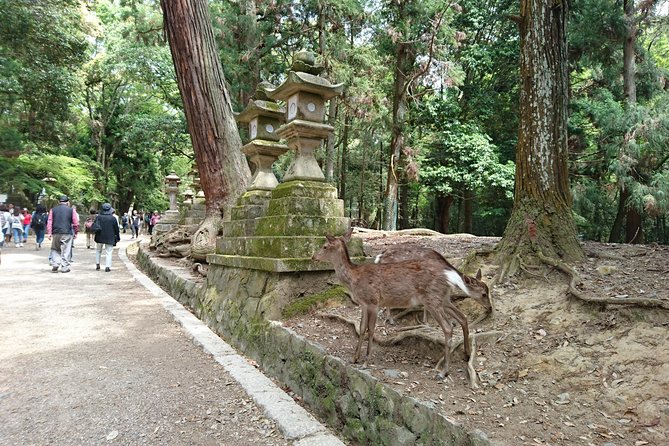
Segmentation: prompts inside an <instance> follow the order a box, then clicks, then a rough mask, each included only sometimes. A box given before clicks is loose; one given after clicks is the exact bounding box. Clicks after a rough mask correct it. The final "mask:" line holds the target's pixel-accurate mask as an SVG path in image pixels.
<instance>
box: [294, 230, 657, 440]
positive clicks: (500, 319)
mask: <svg viewBox="0 0 669 446" xmlns="http://www.w3.org/2000/svg"><path fill="white" fill-rule="evenodd" d="M354 236H356V237H362V238H363V241H364V247H365V252H366V254H367V255H372V256H373V255H376V254H378V253H380V252H382V251H384V250H385V249H387V248H389V247H391V246H393V245H408V246H411V245H413V246H415V245H420V246H425V247H430V248H433V249H435V250H437V251H439V252H441V253H442V254H443V255H444V256H445V257H446V258H447V259H449V260H450V261H451V263H453V264H454V265H456V266H458V265H460V264H461V262H462V260H463V259H464V258H465V257H466V256H467V254H469V253H470V252H472V250H486V249H491V248H492V247H494V245H495V244H496V242H497V240H498V239H496V238H490V237H473V236H468V235H451V236H407V235H401V236H395V235H393V236H392V237H391V236H384V235H379V234H378V233H371V234H370V233H366V234H354ZM584 249H585V251H586V253H591V254H592V253H598V255H597V256H592V255H591V256H588V258H587V259H586V261H585V262H584V263H583V264H582V265H579V266H578V267H577V270H578V272H579V274H580V275H581V277H582V279H583V283H582V286H581V287H580V289H581V291H583V292H584V293H586V294H588V295H596V296H601V297H604V296H608V297H621V298H623V297H630V298H632V297H646V298H657V299H667V298H669V291H668V290H667V280H666V279H667V274H668V273H669V247H666V246H632V245H614V244H602V243H589V242H588V243H585V244H584ZM485 261H486V260H483V262H485ZM481 266H482V267H483V273H484V280H485V281H487V282H490V281H491V279H492V277H493V276H494V275H495V273H496V271H497V269H496V266H495V265H491V264H485V263H484V264H482V265H481ZM567 284H568V283H567V278H566V276H564V275H563V274H562V273H560V272H559V271H557V270H554V269H549V268H546V269H544V270H543V271H542V272H541V274H540V275H536V276H531V275H529V276H527V277H526V278H524V279H520V280H519V281H511V282H509V283H506V284H503V285H496V286H495V287H494V288H493V289H492V290H491V292H492V300H493V305H494V312H493V316H492V317H489V318H487V319H485V320H484V321H482V322H481V323H479V324H478V325H477V326H475V327H472V328H471V331H472V332H489V331H499V332H501V334H499V335H496V336H493V337H490V338H482V340H479V341H478V345H477V356H476V358H475V362H474V365H475V370H476V372H477V374H478V377H479V379H480V387H479V388H478V389H476V390H471V389H470V386H469V381H468V380H467V375H466V362H465V360H464V358H463V354H462V349H461V348H460V349H458V350H456V351H455V352H454V353H453V354H452V355H451V370H450V371H451V373H450V376H449V377H448V378H447V379H446V380H445V381H438V380H436V379H435V372H434V370H433V367H434V365H435V364H436V361H437V359H438V357H439V355H440V351H441V347H440V346H438V345H435V344H434V343H432V342H428V341H422V340H416V339H415V338H412V339H409V340H407V341H405V342H403V343H400V344H398V345H393V346H388V347H384V346H381V345H376V346H375V350H374V352H373V356H372V360H371V361H370V363H369V364H368V365H367V366H365V368H367V369H368V370H369V371H370V372H371V373H372V374H373V375H374V376H376V377H377V378H379V379H380V380H382V381H383V382H385V383H387V384H388V385H390V386H392V387H394V388H395V389H397V390H399V391H401V392H403V393H405V394H408V395H411V396H413V397H415V398H417V399H419V400H423V401H430V402H432V403H434V404H435V406H436V407H438V408H439V410H441V411H442V412H443V413H444V414H445V415H446V416H448V417H449V418H451V419H454V420H456V421H457V422H459V423H461V424H463V425H464V426H466V427H467V428H468V429H472V430H473V429H476V428H478V429H481V430H482V431H484V432H486V433H487V434H488V436H489V438H490V439H491V441H493V442H494V443H495V444H499V445H602V446H612V445H630V446H642V445H655V446H660V445H667V444H669V342H668V341H669V311H667V310H662V309H649V308H640V307H635V306H629V305H600V304H588V303H584V302H581V301H577V300H576V299H575V298H573V297H569V296H568V295H567V293H566V291H567ZM458 306H459V307H460V308H461V309H462V310H463V311H464V312H465V313H466V314H467V315H468V316H469V319H470V321H472V320H474V319H476V318H477V317H478V316H479V315H481V314H482V313H483V309H482V307H480V306H478V305H477V304H476V303H475V302H469V301H467V300H462V301H459V302H458ZM327 314H338V315H342V316H345V317H347V318H349V319H355V320H359V317H360V310H359V309H358V308H357V306H355V305H354V304H353V303H351V302H350V300H349V301H347V302H346V303H344V304H338V305H337V306H332V305H330V306H328V307H327V308H320V309H317V310H314V311H313V312H311V313H310V314H308V315H304V316H299V317H295V318H292V319H290V320H288V321H284V322H285V324H286V325H287V326H289V327H291V328H292V329H294V330H295V331H296V332H298V333H299V334H301V335H303V336H305V337H307V338H308V339H310V340H312V341H315V342H317V343H318V344H320V345H322V346H323V347H324V348H325V349H326V350H327V352H328V353H330V354H332V355H334V356H337V357H340V358H343V359H345V360H347V361H351V358H352V357H353V351H354V347H355V340H356V335H355V332H354V330H353V328H352V326H351V325H349V324H347V323H345V322H340V321H337V320H334V319H332V318H330V317H327V316H326V315H327ZM429 323H430V324H431V325H432V326H433V327H436V324H435V323H434V321H430V322H429ZM415 324H416V321H415V319H414V318H413V317H407V318H405V319H403V320H400V321H398V322H397V324H396V325H390V324H389V323H384V321H383V320H380V321H379V325H378V326H377V328H376V335H377V336H379V337H381V338H383V337H384V336H390V335H392V334H393V333H396V332H397V330H398V329H400V328H401V327H403V326H405V325H415ZM435 330H436V328H435ZM459 330H460V329H459V327H458V326H456V327H455V330H454V333H455V335H454V340H457V336H458V335H460V336H461V331H459ZM356 367H361V368H362V367H363V366H362V365H356Z"/></svg>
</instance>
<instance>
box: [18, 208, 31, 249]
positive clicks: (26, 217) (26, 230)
mask: <svg viewBox="0 0 669 446" xmlns="http://www.w3.org/2000/svg"><path fill="white" fill-rule="evenodd" d="M21 217H22V218H23V243H28V235H29V234H30V222H31V221H32V219H33V215H32V214H31V213H30V212H28V209H27V208H23V211H21Z"/></svg>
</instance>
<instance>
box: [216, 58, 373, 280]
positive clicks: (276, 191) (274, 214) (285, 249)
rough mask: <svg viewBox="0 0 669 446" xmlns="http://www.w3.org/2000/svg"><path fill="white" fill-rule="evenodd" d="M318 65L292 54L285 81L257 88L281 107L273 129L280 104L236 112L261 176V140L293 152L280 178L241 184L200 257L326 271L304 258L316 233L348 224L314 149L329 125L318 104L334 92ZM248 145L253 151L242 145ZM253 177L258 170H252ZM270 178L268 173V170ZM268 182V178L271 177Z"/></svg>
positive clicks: (317, 239)
mask: <svg viewBox="0 0 669 446" xmlns="http://www.w3.org/2000/svg"><path fill="white" fill-rule="evenodd" d="M321 71H322V68H321V67H320V66H318V65H316V61H315V57H314V55H313V53H310V52H307V51H302V52H299V53H298V54H296V55H295V57H294V59H293V64H292V66H291V70H290V71H289V72H288V74H287V76H286V81H285V82H284V83H282V84H281V85H280V86H279V87H277V88H275V89H273V90H267V89H265V92H266V94H267V96H268V97H269V98H271V99H276V100H281V101H283V102H284V103H285V104H286V108H285V121H286V123H285V124H283V125H281V126H280V127H279V128H278V130H276V132H269V131H268V129H267V128H264V129H263V127H262V126H263V124H265V125H266V123H268V122H269V123H270V125H271V126H272V129H274V125H275V123H276V121H271V122H270V121H269V120H270V119H279V118H278V117H277V112H279V111H280V110H281V108H279V107H277V106H276V105H269V104H268V101H265V100H264V99H261V98H256V100H255V101H251V102H250V103H249V106H248V107H247V108H246V110H244V112H242V113H240V115H239V118H238V120H239V121H240V122H248V123H249V126H250V127H249V134H250V135H251V138H252V139H251V142H249V143H248V144H247V145H246V146H244V149H243V150H245V153H247V154H248V155H249V156H250V157H251V156H255V157H256V159H255V160H254V163H256V164H257V165H259V166H260V165H261V163H265V164H264V165H263V169H264V172H262V175H263V176H266V175H269V174H270V173H271V171H270V168H271V163H272V162H273V160H272V161H270V160H269V159H268V160H264V161H263V160H262V159H261V158H260V157H259V156H258V155H260V154H262V155H264V153H266V152H261V149H262V150H265V148H266V147H267V146H268V145H271V146H272V147H276V145H277V144H278V142H277V141H278V139H277V138H276V136H278V137H279V138H281V139H282V140H285V141H286V143H287V146H284V150H285V148H286V147H287V148H290V149H293V150H295V152H296V157H295V160H294V161H293V163H292V165H291V166H290V167H289V169H288V171H287V172H286V174H285V175H284V182H283V183H281V184H278V185H276V186H275V187H272V188H267V189H255V190H253V188H254V187H259V186H262V183H261V182H260V180H258V182H256V179H257V177H254V185H252V187H250V188H249V190H247V191H246V193H244V194H243V195H242V197H240V199H239V200H238V201H237V205H236V206H234V207H233V209H232V211H231V219H230V221H229V222H223V228H222V229H223V231H222V232H223V237H219V238H218V239H217V241H216V254H209V255H208V256H207V261H208V262H209V264H210V266H211V267H212V268H214V269H215V268H217V267H218V266H225V267H235V268H248V269H254V270H264V271H272V272H276V273H289V272H296V271H303V272H304V271H321V270H325V269H331V266H329V265H327V264H324V263H316V262H314V261H313V260H312V259H311V257H312V255H313V253H314V252H315V251H316V250H317V249H318V248H319V247H320V246H322V244H323V240H324V236H323V235H324V234H335V235H336V234H343V233H344V232H346V230H347V229H348V227H349V220H348V218H346V217H344V203H343V201H342V200H340V199H338V198H337V189H336V188H335V187H334V186H333V185H331V184H328V183H327V182H325V176H324V175H323V172H322V171H321V168H320V166H319V165H318V162H317V161H316V157H315V156H314V149H316V147H318V146H319V145H320V144H321V143H322V141H323V140H324V139H325V138H327V137H328V135H329V134H330V132H332V131H333V130H334V128H333V127H332V126H329V125H327V124H324V123H323V120H324V118H325V104H326V101H327V100H329V99H332V98H334V97H336V96H337V95H339V94H340V93H341V91H342V89H343V87H342V84H339V85H333V84H331V83H330V82H329V81H327V80H326V79H323V78H321V77H319V76H318V73H320V72H321ZM261 138H273V139H261ZM249 147H253V151H251V150H248V151H247V150H246V149H247V148H249ZM258 175H260V174H258ZM271 176H272V178H273V177H274V175H273V174H272V175H271ZM272 184H274V182H272ZM349 253H350V255H351V256H359V255H361V254H362V243H360V242H354V243H353V244H349Z"/></svg>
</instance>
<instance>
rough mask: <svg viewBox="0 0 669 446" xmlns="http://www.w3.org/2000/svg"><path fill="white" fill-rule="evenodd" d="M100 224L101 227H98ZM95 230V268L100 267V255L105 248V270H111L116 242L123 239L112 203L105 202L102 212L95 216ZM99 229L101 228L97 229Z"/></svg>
mask: <svg viewBox="0 0 669 446" xmlns="http://www.w3.org/2000/svg"><path fill="white" fill-rule="evenodd" d="M98 226H99V228H98ZM93 229H96V231H95V243H97V245H95V269H96V270H99V269H100V257H101V256H102V248H104V249H105V271H106V272H109V271H111V264H112V250H113V249H114V246H116V242H118V241H120V240H121V234H120V233H119V230H118V221H117V220H116V217H115V216H114V215H113V209H112V207H111V204H109V203H104V204H103V205H102V207H101V210H100V213H99V214H98V216H97V217H96V218H95V223H93ZM97 229H99V230H97Z"/></svg>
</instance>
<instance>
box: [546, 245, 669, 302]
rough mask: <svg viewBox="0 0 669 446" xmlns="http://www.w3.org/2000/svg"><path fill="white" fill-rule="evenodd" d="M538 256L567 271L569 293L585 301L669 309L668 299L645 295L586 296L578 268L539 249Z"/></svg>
mask: <svg viewBox="0 0 669 446" xmlns="http://www.w3.org/2000/svg"><path fill="white" fill-rule="evenodd" d="M537 256H538V257H539V259H540V260H541V261H542V262H544V263H545V264H546V265H550V266H552V267H555V268H557V269H558V270H560V271H562V272H563V273H565V274H566V275H567V276H569V278H570V280H569V293H570V294H571V295H572V296H574V297H576V298H577V299H580V300H582V301H584V302H590V303H596V304H604V305H606V304H614V305H637V306H640V307H648V308H658V307H659V308H662V309H665V310H669V300H666V299H651V298H643V297H636V298H634V297H631V298H619V297H594V296H586V295H585V294H584V293H582V292H581V291H580V290H579V289H578V288H577V287H578V285H579V283H581V277H580V276H579V275H578V273H577V272H576V270H574V269H573V268H572V267H570V266H569V265H567V264H565V263H564V262H562V261H561V260H558V259H553V258H551V257H548V256H545V255H544V254H543V253H542V252H541V251H537Z"/></svg>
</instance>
